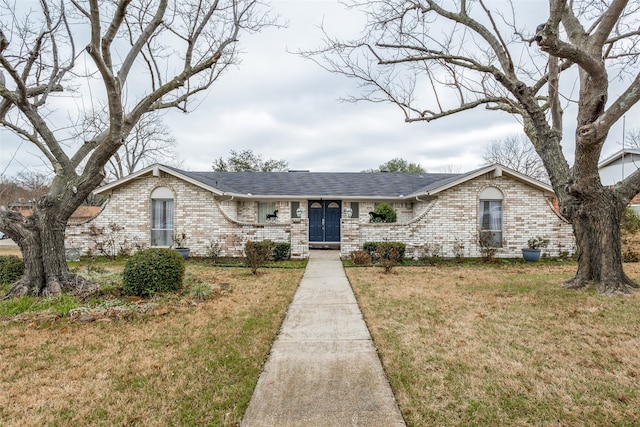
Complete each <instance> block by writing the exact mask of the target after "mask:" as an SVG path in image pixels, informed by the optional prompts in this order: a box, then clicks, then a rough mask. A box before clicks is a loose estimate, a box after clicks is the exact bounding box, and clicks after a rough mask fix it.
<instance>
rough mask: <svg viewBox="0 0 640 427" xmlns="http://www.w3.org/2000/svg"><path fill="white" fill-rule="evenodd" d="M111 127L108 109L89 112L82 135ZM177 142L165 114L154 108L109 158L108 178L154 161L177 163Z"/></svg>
mask: <svg viewBox="0 0 640 427" xmlns="http://www.w3.org/2000/svg"><path fill="white" fill-rule="evenodd" d="M108 127H109V117H108V115H107V114H106V113H105V110H99V111H96V112H95V113H90V114H88V115H87V116H85V117H84V118H83V122H82V125H81V131H80V132H81V134H85V133H89V134H95V133H98V132H99V131H100V129H106V128H108ZM176 146H177V141H176V138H175V137H174V136H173V135H172V134H171V132H170V130H169V128H168V127H167V126H166V125H165V124H164V121H163V116H162V115H161V114H160V113H159V112H158V111H154V112H151V113H149V114H146V115H144V116H142V117H141V118H140V120H139V121H138V122H137V123H136V124H135V126H134V127H133V129H132V130H131V132H130V133H129V135H128V136H127V137H126V139H125V141H124V143H123V144H122V147H120V149H118V151H117V152H116V153H115V154H114V155H113V157H111V159H109V161H108V162H107V164H106V166H105V172H106V179H107V180H114V179H120V178H124V177H125V176H127V175H130V174H132V173H133V172H135V171H137V170H139V169H142V168H144V167H146V166H149V165H150V164H153V163H166V164H171V165H174V166H178V165H179V163H180V161H179V160H178V153H177V152H176Z"/></svg>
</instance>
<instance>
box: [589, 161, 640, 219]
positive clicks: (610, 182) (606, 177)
mask: <svg viewBox="0 0 640 427" xmlns="http://www.w3.org/2000/svg"><path fill="white" fill-rule="evenodd" d="M638 168H640V150H636V149H628V148H627V149H624V150H620V151H618V152H617V153H615V154H613V155H611V156H609V157H607V158H606V159H604V160H603V161H602V162H600V164H598V169H599V171H600V181H602V185H604V186H609V187H613V186H614V185H616V184H617V183H618V182H620V181H622V180H623V179H625V178H626V177H628V176H629V175H631V174H632V173H634V172H635V171H636V170H637V169H638ZM630 206H631V207H632V208H633V209H634V210H635V211H636V212H638V213H640V194H638V195H636V197H634V198H633V200H631V203H630Z"/></svg>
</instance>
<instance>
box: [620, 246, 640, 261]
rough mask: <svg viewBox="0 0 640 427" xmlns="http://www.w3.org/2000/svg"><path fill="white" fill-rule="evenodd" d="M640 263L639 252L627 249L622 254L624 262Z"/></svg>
mask: <svg viewBox="0 0 640 427" xmlns="http://www.w3.org/2000/svg"><path fill="white" fill-rule="evenodd" d="M638 261H640V255H638V252H636V251H634V250H633V249H631V248H627V249H626V250H624V251H623V252H622V262H638Z"/></svg>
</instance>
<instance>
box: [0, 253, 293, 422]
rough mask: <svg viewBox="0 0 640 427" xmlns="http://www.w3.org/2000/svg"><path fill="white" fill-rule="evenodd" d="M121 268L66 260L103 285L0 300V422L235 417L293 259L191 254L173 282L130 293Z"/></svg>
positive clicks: (287, 287) (262, 355) (265, 345)
mask: <svg viewBox="0 0 640 427" xmlns="http://www.w3.org/2000/svg"><path fill="white" fill-rule="evenodd" d="M122 266H123V263H122V262H115V263H109V262H107V261H101V262H100V263H95V262H94V263H89V264H88V263H81V264H76V265H74V267H73V268H76V269H79V270H80V271H82V272H83V273H85V274H89V275H91V276H92V277H93V278H94V279H95V280H97V281H101V283H103V285H104V286H103V292H102V294H101V295H100V296H98V297H93V298H91V299H90V300H88V301H77V300H75V299H73V298H70V297H66V296H63V297H60V298H53V299H42V298H24V299H20V300H13V301H2V302H0V313H3V314H2V315H0V336H2V339H1V340H0V354H2V357H0V383H2V384H3V385H2V387H0V425H2V426H42V425H92V426H112V425H144V426H167V425H180V426H188V425H194V426H195V425H215V426H226V425H228V426H233V425H237V424H238V422H239V420H240V419H241V417H242V415H243V413H244V411H245V409H246V406H247V404H248V402H249V399H250V398H251V394H252V393H253V389H254V387H255V384H256V382H257V380H258V376H259V374H260V372H261V369H262V365H263V364H264V362H265V361H266V358H267V355H268V353H269V350H270V347H271V344H272V342H273V341H274V339H275V336H276V334H277V332H278V330H279V327H280V324H281V323H282V320H283V318H284V315H285V311H286V308H287V306H288V305H289V303H290V302H291V299H292V298H293V294H294V292H295V289H296V287H297V285H298V283H299V282H300V279H301V277H302V274H303V272H304V269H303V268H282V269H277V268H269V269H260V271H259V275H258V276H253V275H251V274H250V272H249V269H247V268H233V267H227V268H220V267H212V266H210V265H207V263H205V262H198V261H193V262H192V261H191V260H190V261H189V262H187V278H186V281H185V288H184V290H183V291H181V292H179V293H177V294H168V295H160V296H156V297H154V298H149V299H140V298H133V297H126V296H124V295H120V294H119V286H120V285H119V278H120V273H119V272H120V271H121V270H122ZM298 267H304V264H301V265H299V266H298Z"/></svg>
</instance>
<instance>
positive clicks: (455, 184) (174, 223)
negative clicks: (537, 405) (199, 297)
mask: <svg viewBox="0 0 640 427" xmlns="http://www.w3.org/2000/svg"><path fill="white" fill-rule="evenodd" d="M95 193H96V194H99V195H103V196H108V201H107V203H106V205H105V206H104V207H103V209H102V211H101V212H100V213H99V214H98V215H97V216H95V217H94V218H93V219H91V220H88V221H86V222H83V223H82V224H69V226H68V227H67V234H66V244H67V246H68V247H76V248H80V249H81V250H82V251H83V252H86V251H87V250H90V249H91V248H92V245H93V244H94V242H92V237H91V235H90V232H89V230H90V228H92V226H95V227H100V228H107V227H108V226H109V224H114V223H115V224H118V225H119V226H121V227H124V230H123V233H122V236H123V238H126V239H127V241H128V242H129V244H131V243H132V242H135V244H136V246H138V247H154V246H156V247H162V246H171V245H172V244H173V236H174V235H176V234H178V233H180V234H181V233H185V234H186V235H187V237H188V242H187V243H188V246H189V247H190V248H191V254H192V255H196V256H198V255H200V256H205V255H206V254H207V250H208V248H209V247H210V245H211V244H213V243H217V244H218V245H219V247H220V248H221V250H222V255H227V256H242V255H243V249H244V245H245V243H246V242H247V241H248V240H252V241H260V240H265V239H270V240H273V241H278V242H288V243H290V244H291V253H292V257H293V258H306V257H307V256H308V254H309V249H310V248H315V247H318V248H335V249H339V250H340V252H341V256H342V257H348V256H349V254H350V253H351V252H352V251H354V250H357V249H362V247H363V244H364V243H365V242H371V241H398V242H403V243H405V244H406V245H407V251H406V254H407V256H413V257H419V256H422V255H425V254H428V252H429V251H433V250H437V251H438V252H439V254H440V255H441V256H448V257H453V256H455V255H456V254H458V255H459V254H462V255H463V256H471V257H476V256H479V254H480V251H479V249H480V248H479V246H478V237H479V233H480V231H479V230H481V229H482V230H484V231H486V232H490V233H491V235H492V236H493V237H494V238H495V241H496V243H497V244H498V245H499V246H500V250H499V251H498V254H497V256H502V257H517V256H520V255H521V251H520V249H521V248H523V247H526V245H527V240H528V239H530V238H532V237H538V236H540V237H544V238H546V239H549V240H550V245H549V248H548V249H547V250H546V252H547V253H549V254H550V255H552V256H554V255H559V254H561V253H572V252H573V251H574V248H575V244H574V238H573V233H572V228H571V225H570V224H569V223H568V222H567V221H566V220H565V219H564V218H563V217H562V216H560V215H559V214H558V212H557V211H556V210H555V209H554V207H553V200H554V193H553V191H552V189H551V187H550V186H548V185H547V184H544V183H542V182H539V181H536V180H534V179H532V178H530V177H528V176H525V175H522V174H520V173H518V172H515V171H513V170H509V169H507V168H505V167H503V166H500V165H491V166H486V167H483V168H480V169H477V170H474V171H471V172H468V173H461V174H443V173H419V174H412V173H389V172H379V173H365V172H361V173H336V172H306V171H297V172H296V171H291V172H191V171H185V170H180V169H176V168H173V167H169V166H164V165H160V164H156V165H153V166H150V167H147V168H145V169H143V170H141V171H138V172H136V173H134V174H132V175H130V176H128V177H125V178H123V179H121V180H118V181H115V182H112V183H110V184H107V185H105V186H103V187H101V188H99V189H98V190H96V191H95ZM382 202H386V203H388V204H390V205H391V206H392V207H393V208H394V210H395V211H396V214H397V222H395V223H375V222H370V215H369V212H371V211H373V210H374V209H375V206H376V204H378V203H382Z"/></svg>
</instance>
